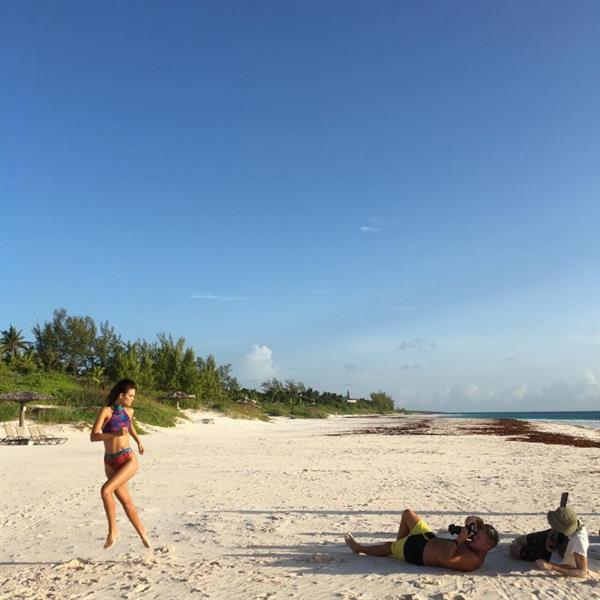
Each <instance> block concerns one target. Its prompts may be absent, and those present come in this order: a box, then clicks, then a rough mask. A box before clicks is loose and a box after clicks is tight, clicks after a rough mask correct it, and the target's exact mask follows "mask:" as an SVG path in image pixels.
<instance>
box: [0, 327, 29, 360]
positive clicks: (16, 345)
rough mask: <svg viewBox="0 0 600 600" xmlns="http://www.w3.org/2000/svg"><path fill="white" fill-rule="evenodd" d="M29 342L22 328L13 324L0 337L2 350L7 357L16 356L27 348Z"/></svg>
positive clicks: (0, 350)
mask: <svg viewBox="0 0 600 600" xmlns="http://www.w3.org/2000/svg"><path fill="white" fill-rule="evenodd" d="M27 348H29V343H28V342H26V341H25V338H24V337H23V334H22V332H21V330H20V329H19V330H17V328H16V327H14V326H13V325H11V326H10V327H9V328H8V329H6V330H5V331H3V332H2V337H0V352H2V354H4V356H5V358H7V359H9V358H11V357H13V358H16V357H17V356H19V353H20V351H21V350H27Z"/></svg>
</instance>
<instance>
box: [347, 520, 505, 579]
mask: <svg viewBox="0 0 600 600" xmlns="http://www.w3.org/2000/svg"><path fill="white" fill-rule="evenodd" d="M344 539H345V541H346V544H348V546H349V547H350V548H351V549H352V551H353V552H355V553H357V554H360V553H362V554H368V555H370V556H389V555H393V556H395V557H396V558H399V559H401V560H405V561H406V562H409V563H412V564H415V565H425V566H430V567H445V568H447V569H453V570H455V571H474V570H475V569H478V568H479V567H480V566H481V565H482V564H483V561H484V560H485V557H486V555H487V553H488V552H489V551H490V550H491V549H492V548H494V547H495V546H496V545H497V544H498V533H497V532H496V530H495V529H494V528H493V527H492V526H491V525H486V524H484V522H483V520H482V519H480V518H479V517H467V519H466V520H465V527H462V528H461V532H460V534H459V535H458V537H457V538H456V540H450V539H445V538H438V537H437V536H436V535H435V534H434V533H433V532H432V531H431V529H430V528H429V526H428V525H427V523H426V522H425V521H424V520H423V519H422V518H421V517H419V515H417V514H416V513H415V512H414V511H412V510H410V509H406V510H405V511H404V512H403V513H402V520H401V522H400V529H399V530H398V537H397V539H396V541H395V542H385V543H383V544H374V545H368V546H366V545H363V544H359V543H358V542H357V541H356V540H355V539H354V538H353V537H352V535H351V534H350V533H347V534H346V536H345V538H344Z"/></svg>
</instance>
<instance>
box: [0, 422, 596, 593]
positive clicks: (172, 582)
mask: <svg viewBox="0 0 600 600" xmlns="http://www.w3.org/2000/svg"><path fill="white" fill-rule="evenodd" d="M188 417H189V420H187V421H184V422H182V423H181V424H180V425H179V426H177V427H176V428H170V429H158V428H148V429H149V432H148V434H147V435H144V436H143V441H144V445H145V447H146V452H145V454H144V456H141V457H139V461H140V470H139V472H138V473H137V474H136V476H135V477H134V478H133V480H132V482H131V483H130V490H131V494H132V497H133V500H134V502H135V504H136V506H137V507H138V510H139V512H140V516H141V518H142V520H143V522H144V524H145V526H146V528H147V530H148V533H149V536H150V540H151V544H152V548H151V549H150V550H146V549H145V548H144V547H143V546H142V544H141V542H140V541H139V538H138V537H137V536H136V534H135V532H134V530H133V528H132V527H131V525H130V524H129V523H128V522H127V520H126V518H125V515H124V513H123V511H122V509H121V507H120V506H119V507H118V509H117V511H118V512H117V516H118V521H119V527H120V536H119V538H118V539H117V541H116V543H115V545H114V546H113V547H112V548H110V549H108V550H104V549H103V548H102V545H103V543H104V540H105V537H106V518H105V515H104V512H103V509H102V504H101V501H100V486H101V485H102V483H103V481H104V472H103V463H102V455H103V447H102V444H101V443H94V444H92V443H90V441H89V430H87V431H86V430H82V431H80V430H77V429H75V428H73V427H66V426H53V427H50V428H49V430H50V431H51V432H53V433H55V434H57V435H59V434H61V435H66V436H68V438H69V440H68V441H67V443H66V444H64V445H61V446H6V445H0V481H1V484H0V487H1V489H2V494H1V497H0V523H1V533H0V537H1V540H0V547H1V548H2V554H1V556H0V598H2V599H5V598H6V599H8V598H11V599H12V598H23V599H28V600H29V599H37V598H40V599H42V598H44V599H55V598H56V599H63V598H72V599H75V598H157V599H168V598H186V597H190V598H192V597H194V598H227V599H229V598H242V599H245V598H249V599H257V600H258V599H262V600H266V599H271V598H272V599H284V598H286V599H287V598H316V599H318V598H323V599H325V598H332V599H336V598H339V599H343V600H351V599H356V600H384V599H385V600H387V599H390V600H391V599H400V598H402V599H415V600H416V599H424V598H437V599H440V600H441V599H445V600H451V599H455V600H459V599H462V598H486V599H487V598H504V599H508V598H510V599H515V598H545V597H552V598H569V599H576V598H586V599H590V598H600V578H598V577H594V576H591V577H588V578H587V579H585V580H579V579H575V578H569V579H568V578H565V577H561V576H559V575H557V574H552V573H547V572H543V571H539V570H535V569H534V568H533V567H532V565H530V564H528V563H525V562H521V561H514V560H513V559H511V558H510V557H509V554H508V546H509V544H510V541H511V540H512V539H513V538H514V537H515V536H517V535H520V534H523V533H526V532H530V531H536V530H541V529H545V528H546V527H547V521H546V517H545V514H546V511H548V510H550V509H552V508H555V507H556V506H557V505H558V502H559V499H560V495H561V493H562V492H563V491H568V492H569V493H570V506H572V507H573V508H574V509H575V510H576V511H577V513H578V514H579V516H580V518H581V519H582V520H583V521H584V522H585V524H586V526H587V528H588V531H589V533H590V551H589V558H590V561H589V564H590V568H591V569H592V570H593V571H596V572H600V538H599V537H598V530H599V529H600V494H599V493H598V491H599V486H598V481H599V480H600V450H599V449H598V448H597V447H585V445H583V446H582V447H577V446H571V445H564V444H558V443H556V444H551V445H550V444H546V443H534V442H528V441H510V440H508V439H507V436H506V435H500V434H498V432H496V433H491V432H490V431H486V428H485V427H482V425H481V423H482V422H481V421H479V422H477V423H475V421H474V420H473V421H470V420H465V419H460V420H458V419H438V418H436V417H433V416H431V417H423V416H410V417H395V418H392V417H379V418H376V417H353V418H348V417H330V418H328V419H324V420H292V419H285V418H276V419H273V420H272V421H271V422H263V421H246V420H239V419H237V420H234V419H229V418H226V417H223V416H219V415H216V414H207V413H188ZM465 426H467V427H469V426H472V427H471V429H470V430H464V429H461V428H464V427H465ZM396 427H399V428H400V429H398V430H397V431H396V432H395V433H396V434H395V435H390V430H391V429H393V428H396ZM533 427H535V428H537V429H539V430H543V431H545V432H548V433H557V434H561V435H563V436H565V437H568V436H576V437H578V438H581V439H587V440H591V441H592V442H594V443H595V442H600V431H598V430H593V429H588V428H583V427H577V426H573V425H568V424H552V423H543V424H534V425H533ZM384 430H387V431H384ZM401 430H403V431H401ZM357 432H358V433H357ZM406 507H411V508H413V509H414V510H416V511H417V512H418V513H419V514H420V515H422V516H423V517H424V518H425V519H426V520H427V521H428V523H429V524H430V526H431V527H432V529H433V530H434V532H436V533H439V534H440V535H448V536H449V534H447V527H448V525H449V524H450V523H462V521H463V520H464V517H465V516H467V515H470V514H476V515H481V516H482V517H483V518H484V519H485V520H486V521H487V522H490V523H492V524H493V525H494V526H495V527H496V528H497V529H498V531H499V533H500V544H499V546H498V547H497V548H496V549H495V550H493V551H492V552H491V553H490V554H489V555H488V557H487V559H486V562H485V564H484V565H483V567H482V568H481V569H479V570H478V571H475V572H471V573H465V574H461V573H457V572H452V571H447V570H442V569H438V568H432V567H417V566H414V565H411V564H408V563H405V562H402V561H398V560H396V559H394V558H391V557H388V558H373V557H367V556H358V555H355V554H353V553H352V552H351V551H350V550H349V548H348V547H347V546H346V545H345V543H344V533H345V532H346V531H351V532H352V533H353V534H354V535H355V536H356V538H357V539H358V540H359V541H361V542H364V543H369V542H371V543H377V542H383V541H388V540H392V539H395V535H396V532H397V529H398V523H399V521H400V518H401V514H402V511H403V509H404V508H406Z"/></svg>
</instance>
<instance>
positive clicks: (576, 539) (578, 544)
mask: <svg viewBox="0 0 600 600" xmlns="http://www.w3.org/2000/svg"><path fill="white" fill-rule="evenodd" d="M568 538H569V543H568V544H567V549H566V550H565V555H564V556H563V557H562V558H561V556H560V554H559V553H558V552H556V551H555V552H553V553H552V556H551V557H550V562H553V563H554V564H556V565H566V566H569V567H576V566H577V565H576V564H575V556H574V555H573V553H574V552H577V554H581V555H582V556H587V551H588V548H589V546H590V540H589V539H588V533H587V529H586V528H585V527H583V526H582V527H581V529H578V530H577V531H575V532H574V533H572V534H571V535H569V536H568Z"/></svg>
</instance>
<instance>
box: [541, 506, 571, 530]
mask: <svg viewBox="0 0 600 600" xmlns="http://www.w3.org/2000/svg"><path fill="white" fill-rule="evenodd" d="M548 523H550V527H552V529H553V530H554V531H558V532H559V533H564V534H565V535H571V534H572V533H573V532H574V531H575V530H576V529H577V515H576V514H575V511H574V510H573V509H572V508H569V507H568V506H561V507H560V508H557V509H556V510H551V511H550V512H549V513H548Z"/></svg>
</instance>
